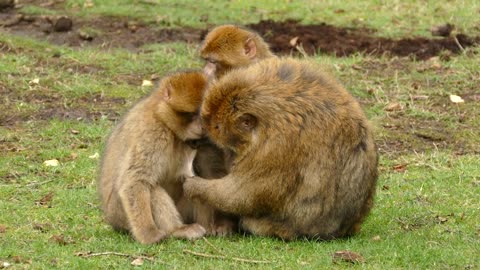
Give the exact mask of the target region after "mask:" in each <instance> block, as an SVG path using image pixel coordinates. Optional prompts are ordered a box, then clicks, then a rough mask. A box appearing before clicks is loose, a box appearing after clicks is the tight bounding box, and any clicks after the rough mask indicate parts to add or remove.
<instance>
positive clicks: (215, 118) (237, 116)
mask: <svg viewBox="0 0 480 270" xmlns="http://www.w3.org/2000/svg"><path fill="white" fill-rule="evenodd" d="M202 122H203V124H204V126H205V129H207V131H208V133H209V135H210V137H211V138H212V140H213V141H215V142H217V144H219V145H220V146H222V147H224V148H228V149H230V150H232V151H233V152H235V153H238V152H239V151H242V149H244V148H246V147H248V145H249V144H250V143H251V141H252V138H253V136H254V131H255V129H256V127H257V125H258V119H257V117H255V116H254V115H252V114H250V113H242V112H233V111H230V112H222V111H217V113H216V114H213V115H212V114H203V115H202Z"/></svg>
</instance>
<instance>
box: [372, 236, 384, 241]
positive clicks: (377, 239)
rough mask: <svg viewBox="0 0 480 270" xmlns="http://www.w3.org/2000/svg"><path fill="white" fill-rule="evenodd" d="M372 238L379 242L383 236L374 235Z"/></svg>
mask: <svg viewBox="0 0 480 270" xmlns="http://www.w3.org/2000/svg"><path fill="white" fill-rule="evenodd" d="M371 240H372V241H375V242H378V241H380V240H382V238H380V235H375V236H374V237H372V239H371Z"/></svg>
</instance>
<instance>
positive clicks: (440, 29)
mask: <svg viewBox="0 0 480 270" xmlns="http://www.w3.org/2000/svg"><path fill="white" fill-rule="evenodd" d="M453 29H455V25H453V24H449V23H446V24H442V25H436V26H433V27H432V28H430V32H431V33H432V36H441V37H448V36H450V33H451V32H452V31H453Z"/></svg>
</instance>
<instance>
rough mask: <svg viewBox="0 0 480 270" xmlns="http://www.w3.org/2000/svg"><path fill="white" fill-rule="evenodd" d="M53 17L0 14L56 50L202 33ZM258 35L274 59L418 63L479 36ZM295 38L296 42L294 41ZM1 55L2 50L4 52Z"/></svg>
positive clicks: (296, 27)
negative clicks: (60, 23) (60, 24)
mask: <svg viewBox="0 0 480 270" xmlns="http://www.w3.org/2000/svg"><path fill="white" fill-rule="evenodd" d="M56 19H57V18H52V17H45V16H29V15H22V14H17V13H16V12H15V11H14V10H11V11H8V12H6V13H0V25H3V26H4V27H5V29H6V30H7V31H10V32H13V33H16V34H21V35H25V36H30V37H31V36H33V37H36V38H39V39H46V40H48V41H50V42H52V43H55V44H60V45H68V46H73V47H78V46H101V47H107V48H111V47H122V48H127V49H132V50H134V49H138V48H139V47H141V46H143V45H145V44H150V43H161V42H173V41H184V42H189V43H199V42H200V41H201V39H202V38H203V37H204V35H205V34H206V33H207V30H206V29H194V28H181V29H157V28H155V27H154V26H151V25H145V24H143V23H140V22H137V21H129V20H128V19H125V18H111V17H98V18H96V19H90V20H88V21H86V20H84V19H81V18H73V19H72V21H73V27H72V29H71V30H70V31H62V32H57V31H54V28H55V27H54V26H55V21H56ZM247 27H248V28H251V29H253V30H255V31H257V32H258V33H260V34H261V35H262V36H263V37H264V38H265V39H266V41H267V42H268V43H270V45H271V48H272V50H273V51H274V52H275V53H277V54H281V55H282V54H291V53H294V54H298V53H299V50H298V49H297V48H296V47H297V46H298V48H300V50H301V48H303V50H304V52H305V53H306V54H308V55H313V54H317V53H325V54H333V55H335V56H348V55H351V54H354V53H359V52H361V53H367V54H370V55H391V56H412V57H415V58H417V59H420V60H424V59H428V58H430V57H432V56H436V55H439V54H440V53H442V52H443V51H447V52H450V53H453V54H456V53H459V52H461V51H462V48H467V47H471V46H476V45H478V44H480V37H469V36H467V35H465V34H456V35H455V36H449V37H444V38H432V39H429V38H425V37H412V38H402V39H388V38H383V37H376V36H375V35H374V32H375V31H374V30H372V29H366V28H339V27H335V26H333V25H328V24H325V23H322V24H317V25H302V24H299V23H298V22H297V21H295V20H287V21H285V22H274V21H271V20H267V21H261V22H259V23H258V24H250V25H247ZM295 39H296V42H294V43H293V42H292V41H293V40H295ZM2 50H4V49H2Z"/></svg>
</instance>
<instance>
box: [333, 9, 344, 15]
mask: <svg viewBox="0 0 480 270" xmlns="http://www.w3.org/2000/svg"><path fill="white" fill-rule="evenodd" d="M333 12H335V13H337V14H340V13H345V9H336V10H334V11H333Z"/></svg>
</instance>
